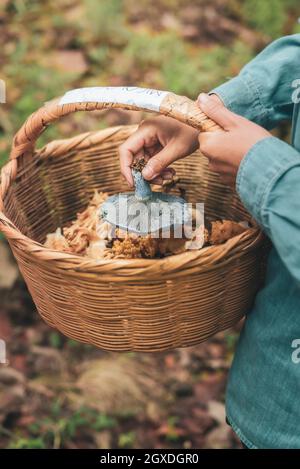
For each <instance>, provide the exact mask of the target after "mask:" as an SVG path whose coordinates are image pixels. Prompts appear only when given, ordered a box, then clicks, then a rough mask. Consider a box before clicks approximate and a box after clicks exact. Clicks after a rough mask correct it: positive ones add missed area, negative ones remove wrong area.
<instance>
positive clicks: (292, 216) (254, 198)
mask: <svg viewBox="0 0 300 469" xmlns="http://www.w3.org/2000/svg"><path fill="white" fill-rule="evenodd" d="M236 185H237V191H238V193H239V195H240V197H241V200H242V202H243V204H244V205H245V207H246V208H247V209H248V210H249V212H250V213H251V214H253V216H254V218H255V219H256V220H257V221H258V223H259V224H260V225H261V226H262V227H263V229H264V231H265V232H266V234H267V235H268V236H269V237H270V239H271V240H272V243H273V245H274V246H275V248H276V250H277V252H278V254H279V256H280V258H281V259H282V261H283V263H284V264H285V266H286V267H287V269H288V271H289V272H290V273H291V275H292V276H293V277H294V278H295V279H296V280H297V281H298V282H299V283H300V153H299V152H298V151H296V150H295V149H294V148H293V147H292V146H290V145H288V144H287V143H285V142H283V141H281V140H279V139H278V138H275V137H266V138H265V139H263V140H260V141H259V142H257V143H256V144H255V145H254V146H253V147H252V148H251V149H250V150H249V152H248V153H247V154H246V156H245V157H244V159H243V160H242V163H241V165H240V168H239V171H238V175H237V182H236Z"/></svg>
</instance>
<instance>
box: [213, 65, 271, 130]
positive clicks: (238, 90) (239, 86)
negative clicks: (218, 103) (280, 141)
mask: <svg viewBox="0 0 300 469" xmlns="http://www.w3.org/2000/svg"><path fill="white" fill-rule="evenodd" d="M209 94H217V95H218V96H219V98H220V99H221V100H222V101H223V103H224V105H225V106H226V107H227V108H228V109H230V111H232V112H235V113H236V114H239V115H241V116H243V117H246V118H247V119H249V120H251V121H254V122H257V123H260V122H263V121H264V120H266V118H267V116H268V110H267V109H266V108H265V106H264V105H263V103H262V100H261V93H260V91H259V88H258V85H257V84H256V82H255V80H254V79H253V78H252V77H251V75H250V74H249V73H248V72H247V73H246V72H244V73H243V75H238V76H236V77H234V78H232V79H231V80H229V81H227V82H225V83H223V84H222V85H220V86H218V87H216V88H214V89H213V90H211V91H210V93H209Z"/></svg>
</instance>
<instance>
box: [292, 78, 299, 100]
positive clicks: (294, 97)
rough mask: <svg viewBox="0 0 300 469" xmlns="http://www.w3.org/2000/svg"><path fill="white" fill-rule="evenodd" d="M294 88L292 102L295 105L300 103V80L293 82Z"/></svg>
mask: <svg viewBox="0 0 300 469" xmlns="http://www.w3.org/2000/svg"><path fill="white" fill-rule="evenodd" d="M292 88H295V90H294V91H293V93H292V101H293V103H295V104H299V103H300V78H296V80H294V81H293V82H292Z"/></svg>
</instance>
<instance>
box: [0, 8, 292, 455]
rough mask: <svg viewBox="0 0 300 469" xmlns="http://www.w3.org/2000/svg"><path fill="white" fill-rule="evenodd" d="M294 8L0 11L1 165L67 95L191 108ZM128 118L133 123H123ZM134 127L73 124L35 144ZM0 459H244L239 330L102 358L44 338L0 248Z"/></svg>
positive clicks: (77, 118) (92, 118)
mask: <svg viewBox="0 0 300 469" xmlns="http://www.w3.org/2000/svg"><path fill="white" fill-rule="evenodd" d="M299 16H300V11H299V0H211V1H209V2H208V1H207V0H126V1H125V0H124V1H122V0H108V1H104V0H82V1H79V0H57V1H55V2H53V1H50V0H44V1H38V0H1V2H0V42H1V48H0V78H1V79H3V80H5V82H6V89H7V102H6V104H1V105H0V165H1V164H3V163H4V161H5V160H6V159H7V158H8V153H9V147H10V145H11V140H12V137H13V134H14V133H15V132H16V130H17V129H18V128H19V127H20V125H21V124H22V123H23V122H24V120H25V119H26V118H27V117H28V115H29V114H30V113H32V112H33V111H35V110H36V109H37V108H38V107H40V106H41V105H42V104H43V103H44V102H45V101H47V100H50V99H52V98H54V97H56V96H59V95H62V94H63V93H64V92H65V91H67V90H68V89H71V88H74V87H83V86H102V85H110V86H119V85H140V86H146V87H155V88H159V89H165V90H170V91H174V92H175V93H178V94H185V95H188V96H189V97H191V98H196V96H197V95H198V94H199V92H200V91H208V90H210V89H211V88H212V87H213V86H215V85H218V84H220V83H222V82H223V81H224V80H228V79H230V78H231V77H233V76H235V75H236V74H237V73H238V72H239V70H240V69H241V67H242V66H243V65H244V64H245V63H247V62H248V61H249V60H250V59H251V58H252V57H254V56H255V55H256V54H257V53H258V52H259V51H260V50H261V49H262V48H263V47H265V46H266V45H267V44H268V43H270V42H271V41H272V40H274V39H276V38H278V37H280V36H282V35H286V34H291V33H295V32H300V25H299V22H298V17H299ZM133 114H135V117H134V116H133ZM140 117H141V116H140V114H139V113H126V112H125V111H120V110H108V111H105V112H103V113H101V115H99V113H95V114H93V113H90V114H88V113H78V114H76V115H72V116H69V117H68V119H66V120H62V121H61V122H59V123H58V124H57V125H55V126H51V127H50V128H49V129H48V130H47V132H46V133H45V134H43V136H42V137H41V139H40V141H39V143H40V144H43V143H45V141H49V140H51V139H53V138H57V137H68V136H71V135H74V134H75V133H78V132H82V131H86V130H90V129H96V128H100V127H103V126H105V125H117V124H120V123H121V124H123V123H130V122H136V121H137V120H138V119H139V118H140ZM0 298H1V301H0V337H3V338H4V339H5V340H6V341H7V343H8V344H9V350H8V360H9V366H8V367H3V366H2V367H0V447H10V448H48V447H50V448H62V447H66V448H80V447H84V448H95V447H97V448H110V447H118V448H129V447H133V448H136V447H144V448H149V447H150V448H159V447H164V448H166V447H169V448H191V447H196V448H197V447H201V448H205V447H206V448H214V447H215V448H220V447H222V448H229V447H240V444H239V442H238V440H237V439H236V438H235V437H234V435H233V434H232V433H231V432H230V430H229V428H228V426H227V425H226V424H225V423H224V404H223V403H224V389H225V383H226V379H227V373H228V370H229V367H230V363H231V360H232V356H233V352H234V348H235V343H236V340H237V337H238V330H239V326H237V328H235V329H234V330H231V331H227V332H226V333H222V334H219V335H217V336H215V337H214V338H212V339H211V340H209V341H207V342H205V343H203V344H201V345H200V346H198V347H194V348H192V349H188V350H176V351H172V352H168V353H161V354H154V355H147V354H129V353H128V354H112V353H111V354H110V353H106V352H102V351H99V350H96V349H94V348H93V347H90V346H86V345H83V344H79V343H77V342H74V341H71V340H68V339H66V338H65V337H63V336H62V335H61V334H59V333H58V332H55V331H51V330H50V329H49V327H48V326H46V325H45V324H44V323H43V322H42V321H41V320H40V319H39V317H38V315H37V313H36V311H35V308H34V305H33V303H32V301H31V299H30V296H29V295H28V292H27V290H26V288H25V285H24V283H23V281H22V280H21V279H20V278H19V276H18V271H17V268H16V265H15V263H14V261H13V259H12V258H11V257H10V254H9V251H8V250H7V248H6V245H5V244H4V242H1V241H0Z"/></svg>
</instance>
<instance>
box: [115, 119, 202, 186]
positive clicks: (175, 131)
mask: <svg viewBox="0 0 300 469" xmlns="http://www.w3.org/2000/svg"><path fill="white" fill-rule="evenodd" d="M198 133H199V132H198V131H197V130H195V129H193V128H192V127H189V126H188V125H186V124H182V123H181V122H178V121H177V120H175V119H173V118H171V117H165V116H159V117H154V118H150V119H146V120H145V121H143V122H142V123H141V124H140V125H139V127H138V129H137V130H136V132H134V133H133V134H132V135H131V136H130V137H129V138H128V139H127V140H126V141H125V142H124V143H123V144H122V145H121V146H120V147H119V156H120V165H121V173H122V174H123V176H124V178H125V179H126V181H127V182H128V184H129V185H130V186H133V179H132V174H131V168H130V166H131V164H132V162H133V160H134V159H135V158H140V157H144V158H145V159H146V160H148V162H147V165H146V166H145V168H144V169H143V171H142V175H143V177H144V178H145V179H147V180H148V181H151V182H153V183H155V184H162V182H163V180H164V179H172V177H173V175H174V174H175V171H174V169H172V168H167V167H168V166H169V165H170V164H171V163H173V162H174V161H176V160H178V159H180V158H183V157H184V156H187V155H189V154H190V153H192V152H193V151H195V150H196V149H197V148H198V146H199V142H198Z"/></svg>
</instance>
